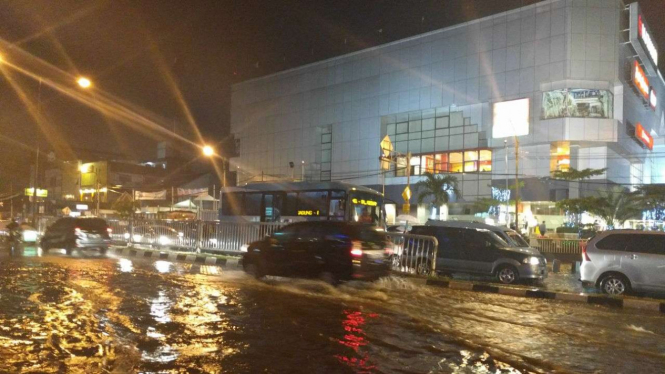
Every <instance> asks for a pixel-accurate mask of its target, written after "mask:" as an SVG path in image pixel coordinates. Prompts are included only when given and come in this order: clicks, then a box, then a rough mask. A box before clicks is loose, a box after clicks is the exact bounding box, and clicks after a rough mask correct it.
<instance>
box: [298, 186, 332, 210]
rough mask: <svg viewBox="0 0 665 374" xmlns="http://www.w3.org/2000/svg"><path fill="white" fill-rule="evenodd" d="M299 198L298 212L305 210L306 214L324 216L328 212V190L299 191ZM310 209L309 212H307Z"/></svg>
mask: <svg viewBox="0 0 665 374" xmlns="http://www.w3.org/2000/svg"><path fill="white" fill-rule="evenodd" d="M299 198H300V199H299V201H298V203H299V204H298V213H302V211H307V212H308V213H307V215H312V216H325V215H327V214H328V191H308V192H301V193H300V195H299ZM310 211H311V214H309V212H310ZM301 215H302V214H301Z"/></svg>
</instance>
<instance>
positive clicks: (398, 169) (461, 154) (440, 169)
mask: <svg viewBox="0 0 665 374" xmlns="http://www.w3.org/2000/svg"><path fill="white" fill-rule="evenodd" d="M410 166H411V175H422V174H425V173H426V172H429V173H433V174H439V173H473V172H491V171H492V151H491V150H489V149H480V150H472V151H457V152H446V153H428V154H421V155H417V156H412V157H411V165H410ZM395 176H397V177H405V176H406V157H404V156H398V157H396V158H395Z"/></svg>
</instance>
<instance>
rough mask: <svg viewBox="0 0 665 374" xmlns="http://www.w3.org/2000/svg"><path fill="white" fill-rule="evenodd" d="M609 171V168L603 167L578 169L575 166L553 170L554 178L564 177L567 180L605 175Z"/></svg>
mask: <svg viewBox="0 0 665 374" xmlns="http://www.w3.org/2000/svg"><path fill="white" fill-rule="evenodd" d="M606 171H607V168H603V169H589V168H586V169H582V170H577V169H575V168H569V169H568V170H567V171H563V170H554V171H553V172H552V178H554V179H563V180H567V181H580V180H585V179H589V178H591V177H596V176H599V175H603V174H604V173H605V172H606Z"/></svg>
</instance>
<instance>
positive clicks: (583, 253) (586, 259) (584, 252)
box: [581, 243, 591, 261]
mask: <svg viewBox="0 0 665 374" xmlns="http://www.w3.org/2000/svg"><path fill="white" fill-rule="evenodd" d="M581 247H582V257H583V258H584V261H591V259H590V258H589V255H588V254H587V253H586V243H582V244H581Z"/></svg>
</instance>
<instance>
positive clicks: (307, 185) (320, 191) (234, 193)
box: [219, 182, 385, 227]
mask: <svg viewBox="0 0 665 374" xmlns="http://www.w3.org/2000/svg"><path fill="white" fill-rule="evenodd" d="M221 200H222V202H221V205H222V206H221V209H220V210H219V220H220V221H222V222H224V221H227V222H228V221H241V222H242V221H244V222H298V221H313V220H330V221H347V222H361V223H368V224H373V225H377V226H382V227H383V226H385V211H384V206H383V195H382V194H381V193H379V192H377V191H375V190H372V189H370V188H367V187H363V186H357V185H352V184H348V183H341V182H270V183H252V184H248V185H246V186H243V187H231V188H226V189H224V190H223V191H222V199H221Z"/></svg>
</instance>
